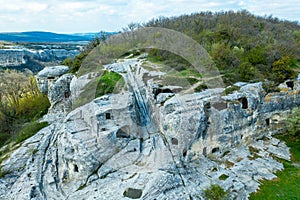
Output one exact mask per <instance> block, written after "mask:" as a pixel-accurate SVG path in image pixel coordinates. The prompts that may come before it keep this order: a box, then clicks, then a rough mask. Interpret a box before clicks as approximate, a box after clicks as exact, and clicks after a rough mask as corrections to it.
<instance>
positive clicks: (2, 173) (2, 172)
mask: <svg viewBox="0 0 300 200" xmlns="http://www.w3.org/2000/svg"><path fill="white" fill-rule="evenodd" d="M6 174H9V172H8V171H2V169H1V168H0V178H2V177H4V176H5V175H6Z"/></svg>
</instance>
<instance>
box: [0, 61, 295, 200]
mask: <svg viewBox="0 0 300 200" xmlns="http://www.w3.org/2000/svg"><path fill="white" fill-rule="evenodd" d="M142 63H143V60H137V59H128V60H124V62H119V63H115V64H113V65H108V66H106V68H107V69H109V70H113V71H118V72H119V73H120V74H121V75H122V76H123V78H124V80H125V81H126V83H127V86H128V91H126V92H122V93H120V94H110V95H104V96H102V97H99V98H96V99H94V100H93V101H91V102H90V103H88V104H85V105H83V106H81V107H79V108H76V109H75V110H73V111H71V112H70V113H69V114H67V115H66V116H64V115H62V117H60V118H58V119H57V120H55V121H51V125H50V126H48V127H46V128H44V129H42V130H41V131H40V132H38V133H37V134H36V135H35V136H33V137H31V138H29V139H28V140H26V141H25V142H24V143H23V144H22V146H21V147H20V148H18V149H17V150H16V151H14V152H13V153H12V154H11V156H10V157H9V158H8V159H7V160H5V161H4V162H3V163H2V170H3V171H8V172H9V173H8V174H7V175H6V176H4V177H3V178H2V179H0V198H1V199H112V200H113V199H144V200H147V199H149V200H150V199H203V197H202V196H203V191H204V189H206V188H208V187H209V186H210V184H211V183H215V184H219V185H220V186H221V187H223V188H224V189H225V190H228V191H230V195H231V198H232V199H246V198H247V197H248V195H249V194H250V193H251V192H254V191H256V190H257V189H258V187H259V185H260V182H259V180H261V179H268V180H270V179H273V178H275V177H276V176H275V174H274V173H275V172H276V171H277V170H282V169H283V165H282V164H281V163H280V162H278V161H276V160H274V158H273V156H277V157H279V158H282V159H286V160H289V159H290V154H289V150H288V148H287V146H286V145H285V144H284V143H283V142H281V141H279V140H277V139H275V138H273V137H272V136H271V135H272V133H276V132H278V131H279V129H280V127H281V126H280V123H281V120H282V119H284V118H285V117H286V116H287V114H288V113H289V110H290V109H291V108H293V107H295V106H299V105H300V95H299V94H300V93H299V81H293V84H294V87H293V88H290V87H289V91H282V92H278V93H270V94H267V93H266V92H265V91H264V90H263V88H262V84H261V83H254V84H244V85H243V86H241V88H240V90H239V91H236V92H234V93H233V94H230V95H228V96H224V94H223V91H224V89H223V88H215V89H208V90H205V91H203V92H200V93H192V94H185V93H184V91H182V90H183V88H181V87H178V86H174V85H165V86H161V85H160V84H159V83H158V82H157V80H158V79H157V78H158V77H159V76H161V74H160V73H153V74H152V75H151V77H150V78H147V80H146V81H145V79H143V77H144V75H145V74H146V73H147V74H148V75H149V71H147V70H146V69H144V68H143V67H142ZM61 75H62V74H60V75H59V76H61ZM46 77H48V76H46ZM71 78H72V76H71V75H68V74H65V75H62V76H61V77H59V78H58V79H56V80H55V81H54V82H53V84H52V86H50V87H49V85H48V87H47V88H48V90H47V92H48V95H49V99H56V100H57V99H58V100H59V99H61V98H64V95H63V92H64V91H65V90H67V89H68V87H70V83H71V88H73V89H71V90H70V91H71V95H73V94H72V91H76V92H77V93H76V95H78V93H79V92H80V90H81V89H82V88H83V85H84V84H86V83H87V82H89V81H88V80H87V77H85V78H80V77H79V78H75V77H73V80H72V81H70V79H71ZM155 78H156V79H155ZM79 80H80V82H78V83H76V82H77V81H79ZM59 85H60V86H59ZM41 88H42V90H43V88H44V89H45V87H41ZM74 88H75V89H74ZM44 91H46V89H45V90H44ZM49 91H50V92H49ZM51 95H53V96H55V97H57V98H53V97H51ZM51 101H52V102H55V100H51ZM54 109H56V108H54ZM263 137H264V139H263V140H262V138H263ZM253 149H255V151H253ZM221 177H222V178H221Z"/></svg>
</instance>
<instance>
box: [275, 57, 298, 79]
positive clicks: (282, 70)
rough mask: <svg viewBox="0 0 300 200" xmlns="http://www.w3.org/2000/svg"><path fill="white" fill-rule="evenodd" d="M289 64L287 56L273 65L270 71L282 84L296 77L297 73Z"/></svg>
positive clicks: (290, 62) (289, 60)
mask: <svg viewBox="0 0 300 200" xmlns="http://www.w3.org/2000/svg"><path fill="white" fill-rule="evenodd" d="M291 64H292V59H291V58H290V57H288V56H285V57H282V58H281V59H280V60H277V61H275V62H274V63H273V68H272V71H273V72H274V75H275V79H276V80H277V81H278V82H283V81H285V80H287V79H292V78H295V77H296V76H297V73H296V72H295V71H294V70H293V69H292V68H291Z"/></svg>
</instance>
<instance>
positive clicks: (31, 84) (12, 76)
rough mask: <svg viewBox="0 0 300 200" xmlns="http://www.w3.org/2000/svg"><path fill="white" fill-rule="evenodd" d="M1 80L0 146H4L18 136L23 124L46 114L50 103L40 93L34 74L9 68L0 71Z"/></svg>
mask: <svg viewBox="0 0 300 200" xmlns="http://www.w3.org/2000/svg"><path fill="white" fill-rule="evenodd" d="M0 81H1V85H0V90H1V94H0V124H1V126H0V146H3V145H4V144H6V143H7V142H8V141H11V139H12V138H16V137H18V133H19V131H20V130H21V129H22V126H23V125H22V124H24V123H27V122H31V121H35V120H37V119H38V118H40V117H41V116H43V115H44V114H46V113H47V111H48V108H49V106H50V103H49V100H48V98H47V96H45V95H43V94H42V93H40V91H39V89H38V87H37V83H36V80H35V78H34V77H33V76H26V75H25V74H22V73H19V72H15V71H9V70H7V71H6V72H4V73H0ZM12 85H13V87H12Z"/></svg>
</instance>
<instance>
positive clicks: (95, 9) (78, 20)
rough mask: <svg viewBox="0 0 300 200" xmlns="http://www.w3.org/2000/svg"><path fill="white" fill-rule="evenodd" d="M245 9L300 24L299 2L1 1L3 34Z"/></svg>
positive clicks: (108, 26)
mask: <svg viewBox="0 0 300 200" xmlns="http://www.w3.org/2000/svg"><path fill="white" fill-rule="evenodd" d="M242 9H246V10H248V11H250V12H251V13H253V14H255V15H260V16H264V15H267V16H269V15H272V16H273V17H278V18H279V19H287V20H291V21H298V22H300V0H242V1H237V0H229V1H224V0H213V1H208V0H172V1H171V0H125V1H124V0H123V1H122V0H46V1H45V0H0V32H22V31H51V32H57V33H86V32H99V31H101V30H104V31H120V30H122V27H125V26H126V25H127V24H129V23H131V22H139V23H143V22H147V21H148V20H151V19H153V18H156V17H159V16H166V17H169V16H178V15H181V14H190V13H195V12H200V11H213V12H215V11H227V10H234V11H237V10H242Z"/></svg>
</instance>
